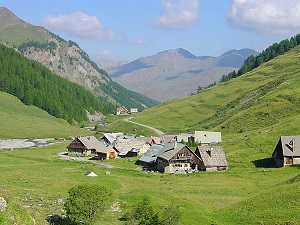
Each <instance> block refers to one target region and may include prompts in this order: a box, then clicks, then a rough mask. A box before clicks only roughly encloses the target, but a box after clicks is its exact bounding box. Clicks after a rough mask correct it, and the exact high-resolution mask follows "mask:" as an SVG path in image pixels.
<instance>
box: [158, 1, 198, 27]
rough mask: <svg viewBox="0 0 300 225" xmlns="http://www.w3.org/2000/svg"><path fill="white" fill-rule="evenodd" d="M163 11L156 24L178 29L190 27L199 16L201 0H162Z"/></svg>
mask: <svg viewBox="0 0 300 225" xmlns="http://www.w3.org/2000/svg"><path fill="white" fill-rule="evenodd" d="M161 4H162V7H163V9H162V12H161V14H160V16H159V17H157V18H156V21H155V23H156V25H157V26H159V27H162V28H166V29H171V30H176V29H186V28H188V27H189V26H190V25H191V24H192V23H193V22H194V21H195V20H196V19H197V18H198V10H199V0H161Z"/></svg>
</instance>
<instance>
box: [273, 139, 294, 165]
mask: <svg viewBox="0 0 300 225" xmlns="http://www.w3.org/2000/svg"><path fill="white" fill-rule="evenodd" d="M272 156H273V158H274V161H275V163H276V165H277V166H279V167H283V166H286V165H294V164H300V136H281V137H280V139H279V141H278V143H277V145H276V148H275V150H274V152H273V154H272Z"/></svg>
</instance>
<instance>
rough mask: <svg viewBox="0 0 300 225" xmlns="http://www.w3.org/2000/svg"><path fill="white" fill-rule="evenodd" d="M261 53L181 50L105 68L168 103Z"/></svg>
mask: <svg viewBox="0 0 300 225" xmlns="http://www.w3.org/2000/svg"><path fill="white" fill-rule="evenodd" d="M257 54H258V52H256V51H254V50H251V49H241V50H231V51H228V52H226V53H224V54H222V55H221V56H219V57H211V56H200V57H198V56H195V55H193V54H192V53H190V52H189V51H187V50H185V49H182V48H178V49H172V50H167V51H163V52H160V53H158V54H156V55H153V56H148V57H143V58H139V59H137V60H134V61H132V62H129V63H126V64H122V65H118V66H111V67H106V68H104V69H105V70H106V71H107V72H108V73H109V74H110V77H111V78H112V79H113V80H114V81H116V82H118V83H119V84H121V85H123V86H124V87H126V88H128V89H130V90H134V91H136V92H139V93H141V94H144V95H146V96H148V97H150V98H153V99H156V100H158V101H165V100H169V99H173V98H180V97H184V96H188V95H189V94H191V93H195V92H196V90H197V88H198V86H201V87H205V86H208V85H209V84H211V83H213V82H217V81H219V80H220V78H221V77H222V75H223V74H227V73H229V72H230V71H232V70H235V69H239V68H240V67H241V66H242V65H243V63H244V61H245V60H246V59H247V58H248V57H249V56H250V55H257Z"/></svg>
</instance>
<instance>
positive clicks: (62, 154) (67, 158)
mask: <svg viewBox="0 0 300 225" xmlns="http://www.w3.org/2000/svg"><path fill="white" fill-rule="evenodd" d="M58 156H60V158H61V159H62V160H76V161H84V162H92V163H95V164H99V165H100V166H103V167H105V168H108V169H111V168H120V167H115V166H113V165H109V164H105V163H100V162H101V161H100V160H99V161H98V160H90V158H87V157H75V156H68V152H60V153H58Z"/></svg>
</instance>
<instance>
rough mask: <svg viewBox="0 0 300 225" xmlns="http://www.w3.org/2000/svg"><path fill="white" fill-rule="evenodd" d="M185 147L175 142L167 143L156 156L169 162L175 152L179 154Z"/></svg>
mask: <svg viewBox="0 0 300 225" xmlns="http://www.w3.org/2000/svg"><path fill="white" fill-rule="evenodd" d="M184 146H185V145H184V144H182V143H177V142H175V141H174V142H169V143H167V144H166V145H165V146H164V147H163V148H162V149H161V150H160V151H159V153H158V154H157V157H160V158H162V159H165V160H167V161H169V160H170V159H171V158H172V157H173V156H174V155H175V154H176V153H177V152H179V151H180V150H181V149H182V148H183V147H184Z"/></svg>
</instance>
